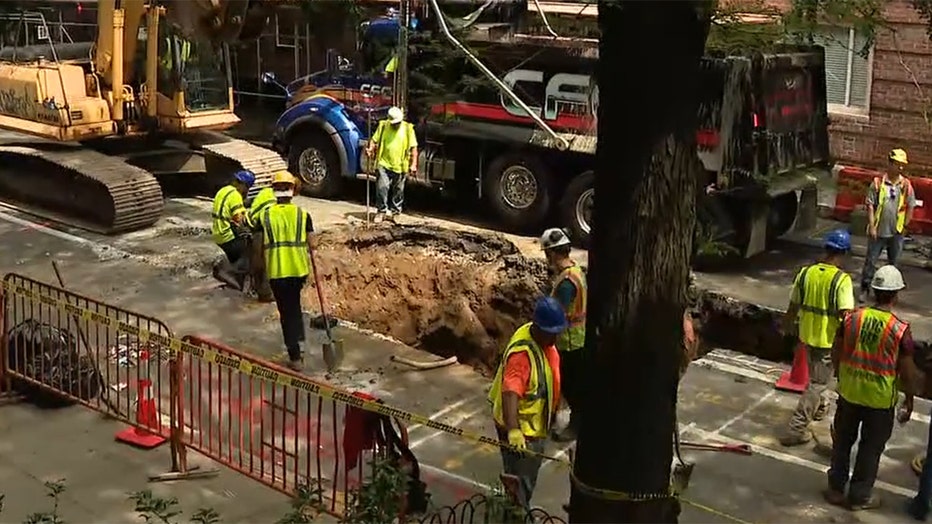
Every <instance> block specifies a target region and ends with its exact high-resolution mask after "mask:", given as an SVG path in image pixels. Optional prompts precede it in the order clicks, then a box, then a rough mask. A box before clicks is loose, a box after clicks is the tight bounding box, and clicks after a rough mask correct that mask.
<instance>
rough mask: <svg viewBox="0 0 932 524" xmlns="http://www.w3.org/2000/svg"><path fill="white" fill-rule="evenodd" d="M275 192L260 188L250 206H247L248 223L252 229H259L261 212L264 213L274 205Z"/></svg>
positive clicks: (268, 188)
mask: <svg viewBox="0 0 932 524" xmlns="http://www.w3.org/2000/svg"><path fill="white" fill-rule="evenodd" d="M276 203H277V201H276V199H275V192H274V191H272V188H271V187H265V188H262V189H261V190H260V191H259V192H258V193H257V194H256V198H254V199H253V201H252V204H251V205H250V206H249V223H250V225H251V226H252V227H254V228H258V227H261V226H262V224H261V223H260V220H261V217H262V212H263V211H265V210H266V209H267V208H268V207H269V206H271V205H274V204H276Z"/></svg>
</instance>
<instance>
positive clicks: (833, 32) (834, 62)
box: [815, 27, 854, 105]
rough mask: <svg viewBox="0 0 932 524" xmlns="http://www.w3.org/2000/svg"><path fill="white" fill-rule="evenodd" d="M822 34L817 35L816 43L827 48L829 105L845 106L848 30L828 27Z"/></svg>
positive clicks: (826, 66)
mask: <svg viewBox="0 0 932 524" xmlns="http://www.w3.org/2000/svg"><path fill="white" fill-rule="evenodd" d="M821 33H822V34H820V35H816V37H815V43H816V44H819V45H821V46H822V47H824V48H825V87H826V91H828V103H829V104H840V105H844V103H845V87H846V85H847V81H848V29H847V28H844V27H826V28H823V29H822V31H821ZM852 94H853V93H852ZM853 98H854V97H852V99H853Z"/></svg>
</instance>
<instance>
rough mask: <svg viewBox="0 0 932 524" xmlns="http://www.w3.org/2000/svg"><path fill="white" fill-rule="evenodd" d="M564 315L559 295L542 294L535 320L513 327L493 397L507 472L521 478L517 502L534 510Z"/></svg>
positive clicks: (551, 411)
mask: <svg viewBox="0 0 932 524" xmlns="http://www.w3.org/2000/svg"><path fill="white" fill-rule="evenodd" d="M566 326H567V322H566V315H565V314H564V313H563V308H562V307H560V304H559V303H558V302H557V301H556V299H554V298H552V297H543V298H540V299H538V301H537V304H536V305H535V307H534V321H533V322H529V323H527V324H525V325H523V326H521V327H519V328H518V330H517V331H515V333H514V335H512V337H511V340H510V341H509V342H508V345H507V346H506V347H505V352H504V354H503V355H502V359H501V362H500V363H499V366H498V371H497V372H496V373H495V380H494V381H493V382H492V389H491V390H490V391H489V402H490V403H491V404H492V417H493V419H494V420H495V430H496V432H497V434H498V439H499V441H501V442H502V443H503V444H508V445H510V446H513V447H514V448H517V450H526V451H530V452H533V453H536V454H533V455H532V454H527V453H522V452H521V451H515V450H513V449H510V448H507V449H506V448H504V447H503V448H500V451H501V454H502V464H503V466H504V471H505V474H506V475H511V476H514V477H517V479H518V489H517V491H518V492H517V493H515V495H516V497H517V499H518V500H517V502H518V503H519V504H520V505H521V506H522V507H523V508H524V509H525V510H530V507H531V506H530V504H531V497H532V496H533V494H534V487H535V486H536V485H537V473H538V471H539V470H540V466H541V462H542V460H543V457H541V456H540V454H541V453H543V452H544V441H545V440H546V439H547V436H548V434H549V431H550V423H551V421H552V420H553V415H554V413H555V412H556V408H557V401H558V400H559V399H560V354H559V353H558V352H557V348H556V346H555V343H556V341H557V337H558V336H559V335H560V334H561V333H563V331H564V330H565V329H566Z"/></svg>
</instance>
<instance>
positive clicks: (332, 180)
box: [288, 131, 343, 198]
mask: <svg viewBox="0 0 932 524" xmlns="http://www.w3.org/2000/svg"><path fill="white" fill-rule="evenodd" d="M298 133H299V134H298V135H297V136H295V138H294V140H293V141H292V142H291V145H290V146H289V147H288V169H289V170H290V171H291V174H293V175H295V176H296V177H298V179H300V180H301V184H300V191H301V193H303V194H305V195H307V196H312V197H317V198H333V197H335V196H337V195H338V194H339V193H340V190H341V189H342V186H343V177H342V176H341V173H340V164H339V162H338V159H337V152H336V151H334V145H333V141H332V140H330V137H328V136H327V135H325V134H324V133H322V132H319V131H312V132H310V133H302V132H300V131H299V132H298Z"/></svg>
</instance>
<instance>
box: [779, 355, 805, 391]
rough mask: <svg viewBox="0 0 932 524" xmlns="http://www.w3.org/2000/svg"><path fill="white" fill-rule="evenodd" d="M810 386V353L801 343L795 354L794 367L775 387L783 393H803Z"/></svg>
mask: <svg viewBox="0 0 932 524" xmlns="http://www.w3.org/2000/svg"><path fill="white" fill-rule="evenodd" d="M808 386H809V351H808V349H806V345H805V344H803V343H800V344H798V345H797V346H796V349H795V351H794V352H793V367H791V368H790V370H789V371H784V372H783V374H782V375H780V379H779V380H777V383H776V384H774V387H776V388H777V389H780V390H783V391H794V392H796V393H802V392H803V391H806V388H807V387H808Z"/></svg>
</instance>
